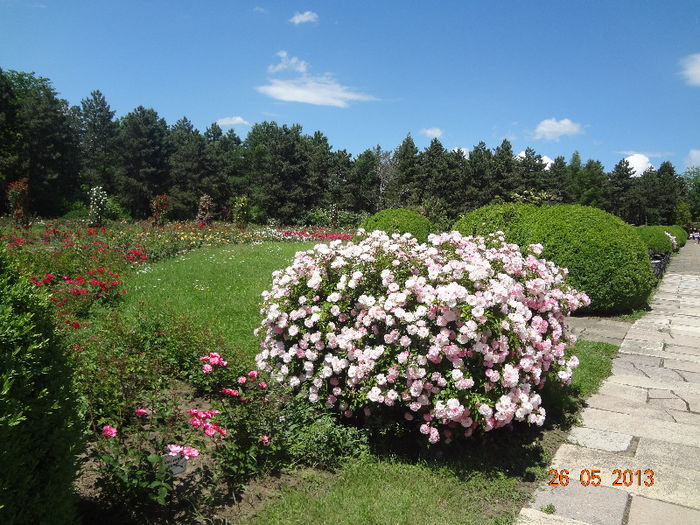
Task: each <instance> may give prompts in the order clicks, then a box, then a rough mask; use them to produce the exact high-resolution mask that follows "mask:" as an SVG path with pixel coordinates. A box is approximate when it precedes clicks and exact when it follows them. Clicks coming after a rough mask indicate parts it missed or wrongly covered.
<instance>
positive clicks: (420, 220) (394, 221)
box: [361, 208, 433, 242]
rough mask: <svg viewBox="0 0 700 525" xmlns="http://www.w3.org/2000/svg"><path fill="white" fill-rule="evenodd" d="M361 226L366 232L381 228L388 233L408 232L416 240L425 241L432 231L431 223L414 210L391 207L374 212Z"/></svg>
mask: <svg viewBox="0 0 700 525" xmlns="http://www.w3.org/2000/svg"><path fill="white" fill-rule="evenodd" d="M361 228H364V229H365V230H366V231H368V232H371V231H374V230H383V231H385V232H387V233H388V234H392V233H401V234H404V233H410V234H411V235H413V236H414V237H415V238H416V239H418V242H425V241H427V240H428V235H429V234H430V232H432V231H433V224H432V223H431V222H430V221H429V220H428V219H426V218H425V217H423V216H422V215H420V214H418V213H416V212H415V211H411V210H406V209H403V208H392V209H388V210H382V211H380V212H379V213H375V214H374V215H372V216H371V217H370V218H369V219H367V220H366V221H365V222H364V223H362V225H361Z"/></svg>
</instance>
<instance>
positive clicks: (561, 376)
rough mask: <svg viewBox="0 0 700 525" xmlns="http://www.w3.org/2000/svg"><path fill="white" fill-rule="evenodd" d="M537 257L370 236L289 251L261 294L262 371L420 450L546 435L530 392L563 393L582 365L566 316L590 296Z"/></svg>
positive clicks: (483, 245)
mask: <svg viewBox="0 0 700 525" xmlns="http://www.w3.org/2000/svg"><path fill="white" fill-rule="evenodd" d="M541 248H542V247H541V246H538V245H533V246H531V247H529V248H528V249H527V254H526V255H523V254H522V253H521V251H520V249H519V248H518V246H516V245H514V244H506V242H505V240H504V239H503V236H502V235H492V236H489V237H488V238H486V239H484V238H482V237H463V236H462V235H460V234H459V233H458V232H452V233H443V234H440V235H431V236H430V237H429V239H428V243H427V244H419V243H418V241H417V240H416V239H415V238H412V237H401V238H395V239H394V238H391V237H389V236H388V235H387V234H386V233H384V232H381V231H374V232H373V233H371V234H369V236H368V237H367V238H365V239H363V240H362V241H360V242H359V243H358V244H354V243H352V242H350V243H347V244H343V243H341V242H340V241H333V242H331V243H330V244H328V245H325V244H319V245H317V246H315V247H314V249H313V250H308V251H305V252H298V253H297V254H296V256H295V259H294V263H293V264H292V265H291V266H289V267H288V268H286V269H285V270H283V271H277V272H274V274H273V276H274V279H273V284H272V289H271V290H270V291H266V292H264V293H263V297H264V306H263V309H262V312H261V313H262V314H263V316H264V317H263V321H262V323H261V326H260V328H258V329H257V330H256V332H257V333H258V334H261V335H262V337H263V340H262V343H261V352H260V353H259V354H258V355H257V356H256V362H257V364H258V367H259V368H260V369H261V370H265V371H267V372H269V373H270V374H272V377H273V378H274V379H275V380H277V381H278V382H280V383H283V384H285V385H288V386H289V387H291V388H293V389H299V390H301V395H303V396H305V397H306V398H307V399H308V401H309V402H310V403H311V404H316V403H321V404H324V405H326V406H328V407H329V408H330V409H334V410H336V411H338V412H340V413H341V414H343V415H344V416H345V417H346V418H357V419H360V420H364V422H365V423H367V424H368V425H374V424H375V423H378V424H380V425H381V424H382V422H383V423H386V424H388V425H396V424H397V423H399V424H402V425H405V426H406V427H408V428H409V429H413V430H414V431H417V432H419V433H421V434H424V435H425V436H426V437H427V439H428V441H429V442H430V443H436V442H438V441H440V440H443V441H444V442H446V443H449V442H450V441H452V440H453V439H455V438H460V437H469V436H470V435H471V434H472V432H474V431H475V430H476V429H483V430H484V431H490V430H492V429H494V428H499V427H503V426H505V425H507V424H509V423H510V422H512V421H527V422H529V423H533V424H536V425H542V424H543V422H544V420H545V414H546V412H545V407H543V406H541V403H542V399H541V397H540V395H539V394H538V393H537V392H538V390H539V389H540V388H542V386H543V385H544V383H545V381H547V380H553V381H556V382H560V383H564V384H568V383H569V382H570V380H571V373H572V369H573V368H575V367H576V366H577V365H578V359H577V358H576V357H571V358H569V359H567V358H566V357H565V350H566V348H568V347H570V346H571V345H572V344H573V343H574V342H575V338H574V336H573V335H570V334H569V333H567V331H566V329H565V327H564V318H565V317H566V316H567V315H568V314H569V312H570V311H572V310H575V309H576V308H578V307H580V306H582V305H585V304H588V298H587V297H586V295H585V294H583V293H579V292H577V291H576V290H573V289H572V288H570V287H569V286H568V285H567V284H565V283H564V279H565V272H563V271H562V270H561V269H559V268H558V267H557V266H555V265H554V264H553V263H551V262H549V261H545V260H543V259H539V258H537V254H538V253H539V252H540V250H541Z"/></svg>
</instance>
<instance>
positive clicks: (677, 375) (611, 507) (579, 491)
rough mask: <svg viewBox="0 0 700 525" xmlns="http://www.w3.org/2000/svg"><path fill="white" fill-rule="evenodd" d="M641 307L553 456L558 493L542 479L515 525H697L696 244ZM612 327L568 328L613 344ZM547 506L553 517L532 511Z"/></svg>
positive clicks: (699, 329) (699, 304) (699, 303)
mask: <svg viewBox="0 0 700 525" xmlns="http://www.w3.org/2000/svg"><path fill="white" fill-rule="evenodd" d="M651 306H652V310H651V311H650V312H648V313H646V314H645V315H644V317H642V318H641V319H640V320H638V321H637V322H635V323H634V324H633V325H631V326H630V327H629V330H628V331H627V334H626V335H625V336H624V340H622V343H621V344H620V343H619V342H618V343H616V344H620V353H619V355H618V357H617V358H616V359H615V360H614V361H613V374H612V375H611V376H610V377H609V378H608V379H606V380H605V382H604V383H603V385H602V386H601V388H600V390H599V391H598V392H597V393H596V394H594V395H593V396H591V398H590V399H589V400H588V402H587V408H586V409H585V410H584V411H583V414H582V426H580V427H577V428H574V429H573V430H572V431H571V433H570V435H569V439H568V441H569V442H568V443H565V444H563V445H562V446H561V447H560V448H559V450H558V451H557V453H556V454H555V456H554V459H553V461H552V465H551V467H550V468H552V469H555V470H557V472H558V473H559V474H560V473H561V472H562V471H563V470H567V471H568V479H569V481H568V484H567V485H566V486H563V484H560V485H556V486H551V485H549V480H550V479H551V478H552V475H550V477H549V478H548V480H547V481H546V482H544V483H543V484H542V486H541V487H540V488H539V489H538V490H537V491H536V492H535V495H534V501H532V502H531V504H530V507H529V508H524V509H523V510H522V511H521V513H520V516H519V518H518V521H517V524H518V525H526V524H527V525H529V524H543V525H544V524H569V525H576V524H601V525H641V524H652V523H653V524H657V523H662V524H663V525H675V524H683V525H685V524H695V523H697V524H700V245H697V244H692V243H690V242H689V243H688V244H686V246H685V247H683V248H682V249H681V251H680V253H679V254H677V255H676V257H674V258H673V260H672V262H671V265H670V266H669V268H668V269H667V270H666V274H665V276H664V278H663V281H662V282H661V283H660V285H659V288H658V290H657V291H656V294H655V296H654V299H653V301H652V305H651ZM602 321H605V320H601V322H602ZM587 323H588V325H587ZM610 323H612V324H610ZM615 323H616V322H615V321H608V324H607V326H606V325H605V324H599V325H597V327H596V324H595V322H593V321H584V320H581V321H579V320H574V321H573V324H574V325H575V326H577V327H578V331H579V334H580V335H582V336H583V338H584V339H586V338H588V339H593V338H594V337H595V336H596V335H600V334H601V333H602V334H603V337H607V336H606V335H605V334H606V333H608V336H609V337H610V339H609V340H607V342H611V343H613V344H615V343H614V337H615V334H616V332H615V326H616V325H615ZM581 325H584V326H583V330H582V329H581ZM628 326H629V325H628ZM617 328H618V329H619V328H621V327H620V326H617ZM586 330H588V332H589V333H588V334H587V333H586ZM596 331H597V332H596ZM582 332H583V333H582ZM617 335H618V336H619V333H617ZM601 340H604V341H605V339H601ZM618 340H619V339H618ZM594 470H598V471H599V472H597V473H595V475H598V476H600V483H599V485H598V486H593V483H592V482H589V481H593V479H594V478H593V476H594V475H593V471H594ZM618 470H619V474H618V472H616V471H618ZM651 471H653V484H652V483H651V476H652V474H651ZM558 477H559V476H558ZM616 481H617V482H618V483H619V484H617V485H615V484H614V483H615V482H616ZM548 505H553V506H554V513H553V514H546V513H544V512H541V509H542V508H543V507H546V506H548ZM551 509H552V507H549V508H548V510H551Z"/></svg>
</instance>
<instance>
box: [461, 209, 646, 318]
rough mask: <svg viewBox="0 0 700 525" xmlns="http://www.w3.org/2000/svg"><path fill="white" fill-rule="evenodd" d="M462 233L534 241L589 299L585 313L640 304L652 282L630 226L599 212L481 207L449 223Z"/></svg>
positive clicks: (611, 311)
mask: <svg viewBox="0 0 700 525" xmlns="http://www.w3.org/2000/svg"><path fill="white" fill-rule="evenodd" d="M454 229H457V230H459V231H461V232H462V233H463V234H473V233H478V234H485V233H491V232H493V231H497V230H503V231H504V233H505V234H506V239H507V240H508V241H510V242H515V243H518V244H520V245H521V246H524V245H528V244H531V243H540V244H542V245H543V247H544V249H543V252H542V257H543V258H545V259H549V260H551V261H553V262H555V263H556V264H558V265H559V266H562V267H565V268H568V270H569V277H568V281H569V283H570V284H571V285H572V286H573V287H575V288H577V289H578V290H583V291H584V292H586V293H587V294H588V296H589V297H590V298H591V305H590V307H588V308H587V311H588V312H595V313H604V314H615V313H621V312H628V311H630V310H634V309H636V308H640V307H642V306H644V304H645V303H646V300H647V298H648V296H649V293H650V292H651V290H652V288H653V286H654V284H655V278H654V276H653V274H652V271H651V263H650V261H649V256H648V252H647V248H646V246H645V245H644V243H643V241H642V240H641V238H640V237H639V235H637V233H636V231H635V228H634V227H633V226H630V225H629V224H627V223H625V222H623V221H622V220H621V219H619V218H617V217H614V216H613V215H610V214H609V213H606V212H604V211H602V210H599V209H596V208H590V207H587V206H579V205H568V204H562V205H558V206H545V207H542V208H535V207H533V206H527V205H522V204H506V205H500V206H487V207H486V208H485V209H484V208H482V209H480V210H475V211H474V212H472V213H471V214H469V215H467V216H466V217H464V218H463V219H461V220H460V221H458V222H457V223H456V224H455V225H454Z"/></svg>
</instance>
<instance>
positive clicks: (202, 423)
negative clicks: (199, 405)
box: [188, 408, 226, 438]
mask: <svg viewBox="0 0 700 525" xmlns="http://www.w3.org/2000/svg"><path fill="white" fill-rule="evenodd" d="M188 412H189V413H190V414H191V415H192V416H193V417H191V418H190V421H189V423H190V425H192V426H194V427H201V428H202V429H203V430H204V434H205V435H207V436H209V437H213V436H214V435H215V434H217V433H218V434H220V435H221V437H222V438H223V437H224V436H225V435H226V429H225V428H223V427H220V426H219V424H218V423H215V422H214V421H211V418H212V417H214V416H215V415H217V414H220V413H221V412H219V411H218V410H197V409H194V408H191V409H190V410H188Z"/></svg>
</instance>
